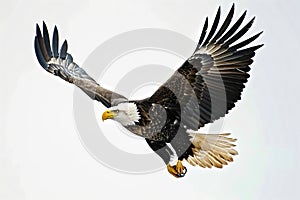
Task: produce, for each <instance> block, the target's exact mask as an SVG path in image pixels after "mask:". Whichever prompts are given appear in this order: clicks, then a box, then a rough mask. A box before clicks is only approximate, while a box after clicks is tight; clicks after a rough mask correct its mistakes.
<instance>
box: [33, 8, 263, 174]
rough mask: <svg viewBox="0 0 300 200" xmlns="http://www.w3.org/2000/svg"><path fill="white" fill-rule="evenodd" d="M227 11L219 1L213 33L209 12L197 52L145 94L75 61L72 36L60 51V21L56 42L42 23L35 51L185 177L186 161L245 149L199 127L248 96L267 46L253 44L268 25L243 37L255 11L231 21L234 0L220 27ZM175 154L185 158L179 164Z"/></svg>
mask: <svg viewBox="0 0 300 200" xmlns="http://www.w3.org/2000/svg"><path fill="white" fill-rule="evenodd" d="M220 14H221V9H220V7H219V9H218V11H217V14H216V17H215V19H214V21H213V23H212V26H211V28H210V31H209V32H208V31H207V29H208V18H206V20H205V23H204V27H203V30H202V33H201V36H200V39H199V42H198V45H197V47H196V49H195V51H194V53H193V54H192V56H191V57H189V58H188V59H187V60H186V61H185V62H184V63H183V64H182V65H181V67H179V68H178V69H177V70H176V71H175V72H174V74H173V75H172V76H171V77H170V78H169V79H168V80H167V81H166V82H165V83H164V84H163V85H161V86H160V87H159V88H158V90H156V91H155V92H154V93H153V95H152V96H150V97H148V98H145V99H142V100H128V99H127V98H126V97H124V96H122V95H120V94H117V93H115V92H113V91H110V90H107V89H105V88H103V87H101V85H99V84H98V83H97V82H96V81H95V80H94V79H93V78H92V77H90V76H89V75H88V74H87V73H86V72H85V71H84V70H83V69H82V68H80V67H79V66H78V65H77V64H76V63H75V62H73V58H72V56H71V54H69V53H68V52H67V48H68V44H67V41H66V40H65V41H64V42H63V44H62V46H61V48H60V50H59V41H58V31H57V27H56V26H55V27H54V32H53V38H52V45H50V39H49V33H48V30H47V27H46V25H45V23H44V22H43V34H42V33H41V30H40V28H39V26H38V24H37V26H36V36H35V39H34V47H35V53H36V56H37V59H38V61H39V63H40V65H41V66H42V67H43V68H44V69H45V70H46V71H47V72H49V73H51V74H54V75H56V76H58V77H60V78H62V79H63V80H65V81H67V82H69V83H72V84H74V85H76V86H77V87H79V88H80V89H81V90H82V91H83V92H85V93H86V94H87V95H88V96H89V97H90V98H92V99H93V100H97V101H99V102H101V103H102V104H103V105H104V106H106V107H107V108H108V110H107V111H105V112H104V113H103V115H102V120H103V121H104V120H106V119H113V120H115V121H117V122H119V123H120V124H121V125H123V126H124V127H125V128H126V129H128V130H129V131H131V132H132V133H134V134H136V135H138V136H141V137H144V138H145V140H146V142H147V143H148V145H149V146H150V148H151V149H152V150H153V151H155V152H156V153H157V154H158V155H159V156H160V157H161V158H162V159H163V161H164V162H165V164H166V166H167V170H168V172H169V173H171V174H172V175H173V176H175V177H183V176H184V175H185V174H186V172H187V169H186V167H184V166H183V163H182V161H183V160H186V161H187V162H188V163H189V164H191V165H193V166H196V165H198V166H201V167H203V168H205V167H208V168H211V167H217V168H222V167H223V165H227V163H228V162H232V161H233V158H232V157H233V156H234V155H237V154H238V153H237V151H236V150H234V149H233V148H234V146H235V145H234V144H233V143H234V142H235V141H236V139H233V138H230V137H229V135H230V134H229V133H226V134H202V133H199V132H198V129H199V128H201V127H203V126H204V125H205V124H207V123H211V122H213V121H215V120H217V119H219V118H221V117H223V116H225V114H227V113H228V111H229V110H231V109H232V108H233V107H234V106H235V103H236V102H237V101H238V100H240V99H241V93H242V91H243V88H244V87H245V83H246V82H247V80H248V78H249V71H250V67H249V66H250V65H251V64H252V62H253V60H252V58H253V57H254V55H255V51H256V50H257V49H259V48H260V47H262V46H263V45H257V46H252V47H246V46H247V45H248V44H250V43H251V42H253V41H254V40H255V39H257V38H258V37H259V36H260V35H261V33H262V32H260V33H258V34H255V35H253V36H252V37H249V38H248V39H246V40H242V41H238V40H239V39H240V38H241V37H242V36H243V35H244V34H245V33H246V32H247V31H248V30H249V29H250V27H251V26H252V24H253V22H254V18H255V17H253V18H252V19H251V20H250V21H249V22H248V23H246V25H244V26H242V27H241V24H242V22H243V20H244V19H245V16H246V11H245V12H244V13H243V14H242V15H241V16H240V17H239V18H238V20H237V21H236V22H235V23H233V25H231V26H230V23H231V21H232V18H233V14H234V4H233V5H232V7H231V9H230V11H229V13H228V15H227V17H226V18H225V20H224V22H223V24H222V25H221V26H220V27H219V26H218V24H219V21H220ZM218 27H219V28H218ZM240 27H241V28H240ZM207 32H208V34H207ZM51 46H52V47H51ZM170 146H171V147H172V148H173V150H171V148H170ZM174 151H175V152H174ZM175 154H176V155H177V158H178V160H177V163H176V165H171V164H170V161H171V158H172V157H173V156H174V155H175Z"/></svg>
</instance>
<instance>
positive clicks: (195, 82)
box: [150, 5, 263, 129]
mask: <svg viewBox="0 0 300 200" xmlns="http://www.w3.org/2000/svg"><path fill="white" fill-rule="evenodd" d="M220 13H221V11H220V7H219V9H218V12H217V15H216V17H215V20H214V22H213V24H212V27H211V30H210V31H209V33H208V36H207V37H205V36H206V32H207V28H208V18H206V21H205V24H204V27H203V31H202V34H201V37H200V40H199V43H198V45H197V48H196V50H195V52H194V53H193V55H192V56H191V57H190V58H189V59H188V60H187V61H186V62H185V63H184V64H183V65H182V66H181V67H180V68H179V69H178V70H177V71H176V72H175V73H174V75H173V76H172V77H171V78H170V79H169V80H168V81H167V82H166V83H165V84H163V85H162V86H161V87H160V88H159V89H158V90H157V91H156V92H155V93H154V94H153V95H152V97H150V99H151V101H152V102H154V103H158V104H161V105H163V106H165V107H168V108H169V109H172V108H170V107H169V105H171V103H170V101H173V100H172V98H169V97H170V96H174V93H175V95H176V98H177V99H178V101H179V103H180V106H181V112H184V113H187V114H185V117H184V118H183V119H181V120H183V121H182V122H183V123H184V124H185V125H186V126H188V127H190V128H192V129H193V128H196V127H197V126H198V128H200V127H202V126H204V125H205V124H206V123H209V122H212V121H214V120H216V119H219V118H220V117H223V116H224V115H225V114H226V113H228V111H229V110H230V109H232V108H233V107H234V106H235V103H236V102H237V101H238V100H239V99H240V98H241V93H242V91H243V88H244V87H245V86H244V84H245V83H246V82H247V79H248V78H249V74H248V72H249V70H250V67H249V65H251V63H252V62H253V60H252V58H253V56H254V55H255V50H257V49H259V48H260V47H262V46H263V45H257V46H252V47H248V48H243V47H245V46H246V45H248V44H249V43H251V42H253V41H254V40H255V39H257V38H258V37H259V35H260V34H261V33H262V32H260V33H258V34H256V35H254V36H252V37H250V38H248V39H246V40H243V41H241V42H239V43H238V42H237V41H238V40H239V39H240V38H241V37H242V36H243V35H244V34H245V33H246V32H247V31H248V30H249V28H250V27H251V25H252V24H253V21H254V18H252V19H251V20H250V21H249V22H248V23H247V24H246V25H245V26H244V27H242V28H240V30H238V29H239V27H240V26H241V24H242V22H243V20H244V18H245V15H246V11H245V12H244V13H243V14H242V16H241V17H240V18H239V19H238V20H237V21H236V22H235V23H234V24H233V25H232V26H231V28H229V25H230V22H231V21H232V17H233V14H234V5H233V6H232V8H231V10H230V12H229V13H228V15H227V17H226V19H225V20H224V23H223V24H222V26H221V27H220V28H219V30H218V31H217V28H218V24H219V20H220ZM235 42H236V43H235ZM233 43H235V44H233ZM192 97H194V99H196V100H192V99H193V98H192ZM195 101H196V102H195ZM196 111H197V112H196ZM195 113H198V116H195V115H194V114H195ZM199 115H200V116H199Z"/></svg>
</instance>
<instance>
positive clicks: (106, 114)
mask: <svg viewBox="0 0 300 200" xmlns="http://www.w3.org/2000/svg"><path fill="white" fill-rule="evenodd" d="M115 116H116V113H114V112H112V111H110V110H107V111H105V112H104V113H103V114H102V121H104V120H106V119H113V118H114V117H115Z"/></svg>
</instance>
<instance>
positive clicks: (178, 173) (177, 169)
mask: <svg viewBox="0 0 300 200" xmlns="http://www.w3.org/2000/svg"><path fill="white" fill-rule="evenodd" d="M167 169H168V172H169V173H170V174H172V175H173V176H174V177H176V178H180V177H184V175H185V174H186V168H185V167H184V166H183V165H182V162H181V161H180V160H178V162H177V164H176V165H174V166H171V165H170V164H167Z"/></svg>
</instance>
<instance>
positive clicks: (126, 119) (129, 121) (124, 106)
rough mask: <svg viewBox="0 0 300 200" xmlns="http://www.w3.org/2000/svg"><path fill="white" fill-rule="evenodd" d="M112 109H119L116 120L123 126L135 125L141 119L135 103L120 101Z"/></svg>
mask: <svg viewBox="0 0 300 200" xmlns="http://www.w3.org/2000/svg"><path fill="white" fill-rule="evenodd" d="M112 109H116V110H118V111H119V112H118V116H116V117H115V120H116V121H118V122H120V123H121V124H122V125H123V126H129V125H134V124H135V122H138V121H139V119H140V114H139V111H138V108H137V106H136V104H135V103H132V102H130V103H128V102H126V103H120V104H118V105H117V106H115V107H113V108H112Z"/></svg>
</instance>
